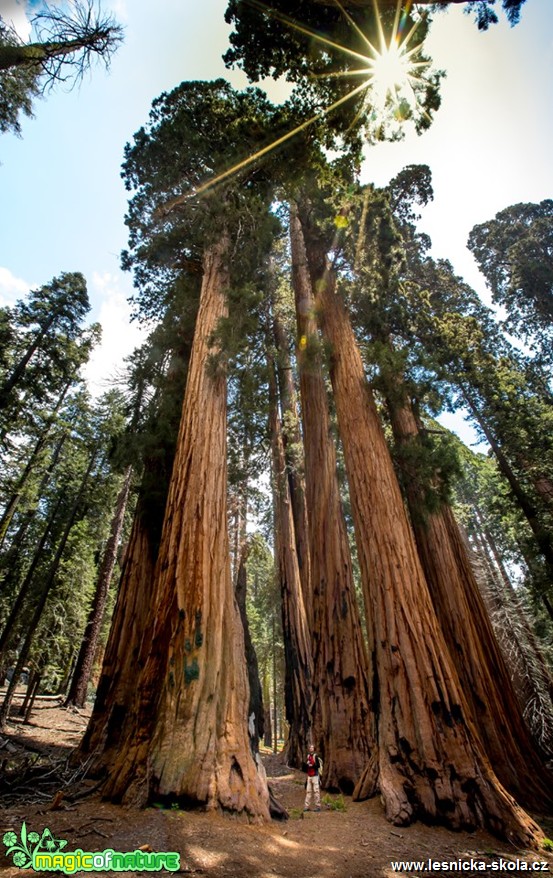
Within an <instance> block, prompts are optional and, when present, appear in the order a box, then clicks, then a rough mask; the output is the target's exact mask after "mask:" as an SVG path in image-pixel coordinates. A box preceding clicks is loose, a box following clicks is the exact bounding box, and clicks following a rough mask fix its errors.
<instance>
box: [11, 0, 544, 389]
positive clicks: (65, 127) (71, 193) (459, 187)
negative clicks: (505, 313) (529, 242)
mask: <svg viewBox="0 0 553 878" xmlns="http://www.w3.org/2000/svg"><path fill="white" fill-rule="evenodd" d="M102 5H103V7H104V9H106V10H109V11H113V12H114V14H115V15H116V16H117V17H118V19H119V21H120V22H121V23H122V25H123V26H124V28H125V42H124V44H123V46H122V47H121V48H120V50H119V52H118V53H117V54H116V56H115V57H114V59H113V61H112V66H111V70H110V71H109V72H107V73H106V72H105V71H104V69H103V68H101V67H97V68H95V69H93V71H92V73H91V75H90V76H88V77H87V78H86V79H85V81H84V82H83V83H82V85H81V86H80V88H79V89H75V90H73V91H69V92H64V91H63V90H57V91H56V92H52V93H50V94H49V95H47V96H46V98H45V99H43V100H39V101H37V102H36V104H35V118H34V119H30V120H24V122H23V126H22V127H23V133H22V138H21V139H18V138H16V137H15V136H12V135H3V136H2V137H0V162H1V165H0V301H1V302H12V301H14V300H15V299H16V298H18V297H20V296H21V295H22V294H23V293H24V291H25V289H27V288H28V287H29V286H38V285H40V284H42V283H46V282H48V280H50V279H51V278H52V277H53V276H54V275H56V274H59V273H60V272H62V271H82V272H83V273H84V274H85V276H86V278H87V281H88V284H89V291H90V295H91V299H92V302H93V313H92V318H93V319H95V320H100V322H101V323H102V324H103V327H104V342H103V345H102V347H101V349H100V350H99V351H98V352H97V354H96V355H95V358H94V362H93V365H92V367H91V369H90V375H91V377H92V378H93V379H94V380H95V381H96V382H97V383H98V382H100V383H103V382H109V379H110V377H111V376H112V375H113V373H114V370H115V368H116V364H117V361H118V360H119V361H120V359H121V357H122V356H123V355H124V354H126V353H129V352H130V350H132V348H133V347H134V345H135V344H136V343H137V342H138V340H139V333H138V328H137V327H136V326H131V325H130V323H129V309H128V306H127V305H126V298H127V296H128V295H129V294H130V292H131V284H130V278H129V277H128V276H127V275H124V274H123V273H122V272H121V271H120V269H119V254H120V251H121V249H122V248H123V247H125V246H126V229H125V226H124V223H123V218H124V214H125V209H126V200H127V194H126V193H125V190H124V187H123V185H122V181H121V179H120V176H119V173H120V165H121V161H122V156H123V148H124V145H125V143H126V142H127V141H128V140H129V139H130V138H131V137H132V135H133V133H134V132H135V131H136V130H137V129H138V128H139V127H140V126H141V125H142V124H143V123H144V122H145V121H146V119H147V116H148V112H149V107H150V104H151V101H152V100H153V98H155V97H156V96H157V95H158V94H160V92H162V91H167V90H170V89H172V88H173V87H174V86H175V85H177V84H178V83H179V82H181V81H182V80H183V79H213V78H216V77H217V76H226V77H227V78H230V80H231V82H232V83H233V85H235V86H236V87H242V86H244V85H245V84H246V82H245V79H244V77H243V76H242V74H240V73H239V72H228V71H226V70H225V68H224V65H223V63H222V60H221V55H222V53H223V52H224V50H225V48H226V44H227V34H228V29H227V26H226V25H225V22H224V18H223V16H224V11H225V7H226V0H202V2H201V3H197V2H193V0H159V2H158V3H157V4H156V5H155V14H152V4H151V3H148V2H146V0H104V2H103V4H102ZM23 10H24V6H23V5H21V4H19V3H18V2H17V0H0V13H1V14H2V15H3V16H5V17H10V16H12V15H13V16H14V17H15V19H16V20H17V22H18V23H19V25H20V26H22V23H23V22H24V16H23ZM428 50H429V53H430V54H431V55H432V56H433V57H434V60H435V64H436V66H437V67H440V68H442V69H444V70H445V71H446V72H447V78H446V80H445V81H444V84H443V87H442V108H441V109H440V111H439V113H438V114H437V117H436V120H435V122H434V124H433V126H432V128H431V129H430V131H429V132H427V133H425V134H424V135H423V136H421V137H420V138H417V137H415V136H414V135H413V136H412V137H411V136H409V137H408V138H407V139H406V141H405V142H403V143H399V144H385V145H379V146H377V147H373V148H370V149H369V150H368V151H367V158H366V162H365V167H364V170H363V178H364V180H366V181H369V180H371V181H373V182H375V183H377V184H383V183H385V182H387V180H388V179H389V178H390V177H391V176H392V175H393V174H395V173H397V171H399V170H400V169H401V168H402V167H404V166H405V165H406V164H410V163H415V162H424V163H427V164H429V165H430V167H431V169H432V171H433V175H434V188H435V201H434V203H433V204H432V205H431V206H429V207H428V208H427V209H426V210H425V213H424V217H423V223H422V225H423V228H424V230H425V231H427V232H428V233H429V234H430V236H431V237H432V240H433V243H434V253H435V255H437V256H442V257H447V258H449V259H450V260H451V261H452V262H453V264H454V267H455V269H456V270H457V271H458V273H460V274H462V275H463V276H464V277H465V278H466V279H467V280H468V281H469V283H471V284H472V285H473V286H475V288H476V289H478V290H479V292H480V293H481V294H482V295H484V297H485V295H486V291H485V285H484V283H483V281H482V279H481V277H480V276H479V275H478V272H477V271H476V269H475V266H474V263H473V261H472V258H471V257H470V254H468V251H467V250H466V247H465V245H466V240H467V236H468V233H469V231H470V229H471V228H472V226H473V225H474V224H475V223H478V222H482V221H483V220H486V219H489V218H490V217H492V216H493V215H494V214H495V213H496V212H497V211H498V210H501V209H502V208H504V207H506V206H508V205H509V204H513V203H516V202H518V201H540V200H542V199H544V198H549V197H552V194H553V161H552V159H551V156H552V155H553V121H552V117H553V114H552V106H553V100H552V98H553V3H552V2H551V0H527V3H526V5H525V6H524V8H523V12H522V19H521V23H520V24H519V25H518V26H517V27H515V28H510V27H509V26H508V25H507V23H506V22H505V20H504V19H503V20H502V21H501V23H500V24H499V25H498V26H495V27H494V28H492V29H491V30H490V31H489V32H487V33H479V32H478V30H477V28H476V26H475V25H474V23H473V22H472V21H471V19H470V18H469V17H468V16H466V15H463V14H462V12H461V9H460V8H455V9H450V10H449V11H448V12H446V13H442V14H440V15H438V16H436V19H435V23H434V24H433V26H432V31H431V35H430V40H429V42H428ZM272 96H273V97H275V95H274V93H273V95H272Z"/></svg>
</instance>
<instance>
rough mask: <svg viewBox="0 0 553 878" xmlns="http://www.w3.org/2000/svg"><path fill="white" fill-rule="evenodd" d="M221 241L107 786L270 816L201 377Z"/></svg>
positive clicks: (114, 792) (204, 302)
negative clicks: (147, 634)
mask: <svg viewBox="0 0 553 878" xmlns="http://www.w3.org/2000/svg"><path fill="white" fill-rule="evenodd" d="M228 248H229V242H228V238H226V236H225V237H223V238H222V239H221V240H219V241H218V242H217V243H215V244H213V245H211V246H210V247H209V248H208V249H207V250H206V252H205V255H204V275H203V281H202V290H201V296H200V308H199V313H198V317H197V322H196V330H195V334H194V342H193V346H192V356H191V361H190V367H189V371H188V380H187V385H186V393H185V398H184V404H183V411H182V420H181V426H180V431H179V437H178V441H177V450H176V456H175V462H174V468H173V476H172V479H171V484H170V488H169V496H168V500H167V506H166V512H165V521H164V525H163V531H162V537H161V544H160V549H159V553H158V559H157V565H156V572H155V576H154V599H153V602H152V604H151V612H152V614H153V616H154V617H155V625H154V631H153V636H152V638H151V648H150V651H149V654H148V658H147V660H146V663H145V666H144V669H143V672H142V673H141V674H140V677H139V678H138V680H137V681H136V680H135V682H134V690H135V698H134V702H133V704H132V705H131V710H129V711H128V712H127V718H126V723H125V729H124V733H123V736H122V739H121V743H120V747H119V749H118V752H117V753H116V754H115V758H114V760H113V762H112V764H111V765H110V772H109V777H108V778H107V780H106V784H105V787H104V792H105V794H106V795H107V796H109V797H111V798H112V799H115V800H123V801H125V802H133V803H137V804H144V803H146V802H147V801H148V799H149V798H150V797H151V796H152V795H156V796H157V797H170V798H174V799H176V800H181V801H187V802H195V803H197V804H202V805H204V806H206V807H207V808H216V807H220V808H222V809H223V810H226V811H232V812H238V813H247V814H249V815H251V816H253V817H258V818H259V817H261V818H264V819H268V817H269V811H268V790H267V784H266V780H265V777H264V774H263V773H262V771H258V766H256V763H255V762H254V759H253V757H252V754H251V750H250V744H249V739H248V727H247V710H248V699H249V693H248V685H247V675H246V668H245V661H244V639H243V632H242V625H241V622H240V617H239V612H238V608H237V606H236V602H235V599H234V594H233V587H232V581H231V571H230V556H229V545H228V530H227V509H226V499H227V466H226V379H225V375H224V374H223V372H222V370H220V369H219V370H218V371H217V373H216V374H209V373H208V371H207V369H206V366H207V364H208V358H209V354H210V340H211V337H212V334H213V332H214V330H215V329H216V327H217V324H218V321H219V319H220V318H221V317H223V316H224V315H225V314H226V293H227V288H228V260H229V253H228Z"/></svg>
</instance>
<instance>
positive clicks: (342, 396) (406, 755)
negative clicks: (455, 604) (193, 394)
mask: <svg viewBox="0 0 553 878" xmlns="http://www.w3.org/2000/svg"><path fill="white" fill-rule="evenodd" d="M312 241H313V242H314V245H315V246H314V247H313V248H311V246H310V248H309V251H308V252H310V253H311V254H312V256H313V259H312V261H311V264H310V268H311V271H312V276H313V278H314V280H316V281H318V290H319V305H320V309H321V323H322V326H323V330H324V333H325V335H326V338H327V339H328V341H329V342H330V344H331V346H332V362H331V379H332V386H333V389H334V397H335V401H336V410H337V415H338V425H339V428H340V433H341V437H342V442H343V445H344V456H345V462H346V470H347V474H348V481H349V487H350V496H351V503H352V512H353V517H354V522H355V534H356V540H357V546H358V553H359V563H360V567H361V572H362V579H363V586H364V591H365V601H366V606H367V617H368V618H367V624H368V628H369V631H370V632H371V636H370V641H371V645H372V649H373V653H374V656H373V661H374V669H375V677H376V686H377V690H376V691H377V696H378V773H377V775H376V773H375V772H374V770H373V769H372V767H371V769H370V771H368V773H367V776H366V777H365V778H363V779H362V782H361V783H360V784H359V785H358V788H357V790H356V794H357V796H360V795H371V794H373V793H374V792H375V791H376V789H377V787H378V788H379V789H380V792H381V795H382V798H383V800H384V807H385V812H386V816H387V818H388V819H389V820H391V821H392V822H393V823H395V824H397V825H402V824H407V823H410V822H411V821H412V820H414V819H416V818H417V817H420V818H423V819H426V820H431V821H432V822H439V823H443V824H445V825H446V826H449V827H451V828H462V827H475V826H486V827H487V828H489V829H490V830H491V831H493V832H495V833H497V834H499V835H501V836H502V837H504V838H508V839H510V840H512V841H513V843H515V844H517V843H518V844H523V845H529V844H532V845H534V846H535V845H536V844H537V843H538V839H539V838H541V837H542V836H541V832H540V829H539V827H538V826H537V825H536V824H535V823H534V822H533V821H532V820H531V818H530V817H529V816H528V815H527V814H526V813H525V812H524V811H523V810H522V809H521V808H520V807H519V806H518V805H517V804H516V802H515V801H514V800H513V799H512V797H511V796H510V795H509V794H508V793H507V792H506V791H505V789H504V788H503V787H502V786H501V784H500V783H499V781H498V780H497V778H496V776H495V775H494V773H493V771H492V769H491V766H490V764H489V762H488V760H487V757H486V756H485V754H484V752H483V749H482V746H481V744H480V742H479V740H478V738H477V736H476V733H475V730H474V727H473V725H472V722H471V719H470V715H469V712H468V708H467V705H466V702H465V699H464V697H463V695H462V692H461V688H460V685H459V680H458V677H457V674H456V672H455V668H454V666H453V664H452V662H451V659H450V656H449V653H448V650H447V647H446V643H445V639H444V636H443V632H442V630H441V628H440V625H439V624H438V620H437V618H436V614H435V611H434V608H433V606H432V602H431V598H430V593H429V590H428V586H427V583H426V581H425V578H424V574H423V571H422V569H421V565H420V561H419V558H418V555H417V551H416V547H415V541H414V538H413V534H412V531H411V530H410V527H409V523H408V521H407V517H406V512H405V508H404V506H403V500H402V497H401V493H400V490H399V485H398V482H397V479H396V476H395V473H394V470H393V465H392V461H391V458H390V454H389V451H388V448H387V445H386V441H385V437H384V432H383V430H382V427H381V425H380V422H379V419H378V415H377V411H376V406H375V403H374V399H373V397H372V393H371V392H370V389H369V387H368V385H367V381H366V378H365V373H364V369H363V363H362V360H361V355H360V353H359V349H358V347H357V344H356V340H355V336H354V334H353V330H352V328H351V324H350V321H349V317H348V315H347V313H346V310H345V307H344V305H343V303H342V302H341V300H340V299H339V298H338V297H337V296H336V293H335V291H334V284H333V282H332V281H333V278H332V275H331V272H330V271H329V269H328V268H327V265H326V260H325V258H324V255H323V254H322V253H321V248H320V246H319V247H317V233H316V230H315V232H314V236H313V238H311V239H309V243H310V245H311V242H312Z"/></svg>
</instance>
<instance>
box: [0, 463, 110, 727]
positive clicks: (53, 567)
mask: <svg viewBox="0 0 553 878" xmlns="http://www.w3.org/2000/svg"><path fill="white" fill-rule="evenodd" d="M96 456H97V450H95V451H94V452H93V454H92V455H91V457H90V460H89V463H88V466H87V469H86V472H85V474H84V476H83V478H82V480H81V484H80V486H79V490H78V491H77V494H76V496H75V498H74V500H73V503H72V504H71V509H70V511H69V515H68V517H67V521H66V524H65V527H64V530H63V533H62V535H61V538H60V540H59V542H58V545H57V546H56V552H55V555H54V558H53V560H52V563H51V564H50V566H49V568H48V572H47V573H46V577H45V579H44V582H43V583H42V585H41V589H40V593H39V596H38V602H37V605H36V607H35V609H34V612H33V615H32V617H31V620H30V622H29V623H28V625H27V632H26V635H25V639H24V640H23V643H22V645H21V648H20V650H19V655H18V657H17V661H16V663H15V669H14V673H13V677H12V679H11V681H10V685H9V686H8V689H7V691H6V695H5V696H4V702H3V704H2V707H1V708H0V728H2V727H3V726H4V725H5V722H6V720H7V718H8V714H9V710H10V706H11V703H12V700H13V696H14V694H15V688H16V686H17V681H18V680H19V677H20V675H21V671H22V669H23V667H24V666H25V664H26V663H27V658H28V656H29V652H30V649H31V645H32V642H33V639H34V636H35V634H36V630H37V628H38V625H39V622H40V620H41V618H42V613H43V612H44V607H45V606H46V601H47V600H48V596H49V594H50V592H51V590H52V587H53V585H54V582H55V577H56V574H57V572H58V568H59V566H60V562H61V559H62V557H63V553H64V551H65V547H66V545H67V540H68V539H69V534H70V533H71V529H72V527H73V525H74V524H75V522H76V520H77V516H78V514H79V511H80V509H81V506H82V500H83V496H84V491H85V488H86V486H87V484H88V480H89V478H90V475H91V473H92V469H93V467H94V464H95V461H96Z"/></svg>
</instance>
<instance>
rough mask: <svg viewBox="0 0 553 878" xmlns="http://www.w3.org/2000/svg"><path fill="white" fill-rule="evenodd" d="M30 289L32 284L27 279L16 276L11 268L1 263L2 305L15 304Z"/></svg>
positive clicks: (0, 287) (0, 299)
mask: <svg viewBox="0 0 553 878" xmlns="http://www.w3.org/2000/svg"><path fill="white" fill-rule="evenodd" d="M30 289H31V285H30V284H29V283H27V281H25V280H22V278H20V277H16V276H15V275H14V274H12V273H11V271H10V270H9V268H4V267H3V266H2V265H0V305H4V306H5V305H8V306H10V305H15V303H16V301H17V300H18V299H21V298H23V297H24V296H26V295H27V293H28V292H29V290H30Z"/></svg>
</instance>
